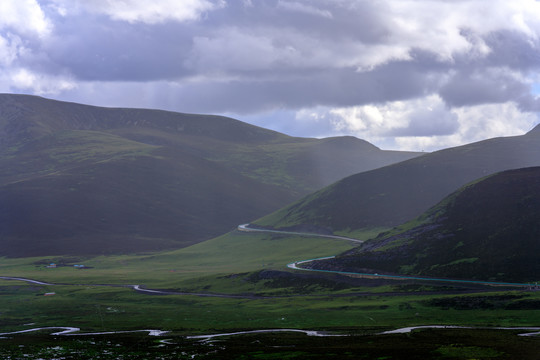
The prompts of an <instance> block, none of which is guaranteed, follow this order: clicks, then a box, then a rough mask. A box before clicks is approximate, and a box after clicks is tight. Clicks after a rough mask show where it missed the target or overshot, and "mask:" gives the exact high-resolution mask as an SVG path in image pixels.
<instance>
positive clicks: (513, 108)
mask: <svg viewBox="0 0 540 360" xmlns="http://www.w3.org/2000/svg"><path fill="white" fill-rule="evenodd" d="M296 121H298V122H306V121H311V123H312V124H314V125H315V126H318V127H321V128H325V127H327V125H328V124H329V125H330V128H329V131H328V132H327V133H326V134H324V135H323V136H332V135H339V134H350V135H354V136H356V137H359V138H361V139H365V140H367V141H370V142H372V143H374V144H375V145H377V146H379V147H381V148H383V149H395V150H417V151H418V150H425V151H433V150H439V149H442V148H446V147H452V146H458V145H462V144H466V143H471V142H475V141H479V140H483V139H488V138H493V137H498V136H511V135H522V134H524V133H525V132H527V131H529V130H530V129H531V128H532V127H534V126H535V125H536V124H538V123H539V122H540V118H539V117H538V115H537V114H535V113H523V112H522V111H521V110H520V109H519V108H518V106H517V105H516V104H515V103H512V102H508V103H502V104H489V105H478V106H470V107H463V108H459V109H449V108H448V107H446V105H445V104H444V102H443V101H442V99H441V98H439V97H438V96H436V95H432V96H428V97H425V98H421V99H415V100H410V101H395V102H389V103H386V104H381V105H365V106H352V107H346V108H322V107H318V108H313V109H303V110H301V111H298V112H297V113H296ZM324 123H325V124H326V125H324Z"/></svg>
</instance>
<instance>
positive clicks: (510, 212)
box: [0, 94, 540, 359]
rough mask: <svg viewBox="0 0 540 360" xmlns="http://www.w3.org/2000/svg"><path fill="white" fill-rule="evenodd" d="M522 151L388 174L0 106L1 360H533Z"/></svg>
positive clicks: (230, 130)
mask: <svg viewBox="0 0 540 360" xmlns="http://www.w3.org/2000/svg"><path fill="white" fill-rule="evenodd" d="M538 129H539V128H538V127H536V128H535V129H533V130H531V131H530V132H529V133H527V134H525V135H522V136H515V137H508V138H496V139H489V140H485V141H481V142H478V143H473V144H468V145H463V146H460V147H456V148H451V149H446V150H441V151H437V152H434V153H414V152H396V151H384V150H381V149H378V148H377V147H375V146H373V145H371V144H369V143H367V142H365V141H363V140H360V139H356V138H353V137H336V138H324V139H310V138H295V137H290V136H287V135H284V134H280V133H277V132H273V131H269V130H266V129H262V128H258V127H254V126H252V125H248V124H245V123H242V122H240V121H238V120H234V119H231V118H226V117H216V116H206V115H191V114H179V113H170V112H163V111H157V110H142V109H108V108H99V107H91V106H86V105H80V104H73V103H63V102H56V101H52V100H48V99H44V98H39V97H30V96H22V95H21V96H15V95H8V94H4V95H0V133H1V134H2V137H1V138H0V140H1V141H0V166H1V167H2V169H4V171H3V172H2V174H1V175H0V245H1V246H0V333H1V334H0V355H2V356H3V357H4V358H9V357H11V358H14V359H17V358H21V357H24V358H29V359H40V358H47V357H50V358H55V357H56V358H62V357H63V358H66V359H70V358H77V356H83V355H84V356H86V357H87V358H100V359H118V358H123V357H124V358H130V359H137V358H141V359H143V358H148V357H152V356H156V357H157V356H159V357H160V358H163V359H168V358H201V359H205V358H216V357H213V356H217V358H242V356H244V358H261V359H272V358H279V359H284V358H306V357H309V358H317V356H318V357H319V358H324V359H331V358H339V359H344V358H359V354H364V355H365V358H381V357H382V358H386V359H402V358H403V353H402V352H403V351H404V350H403V349H407V351H409V353H408V356H409V357H408V358H411V359H416V358H422V359H430V358H433V359H447V358H449V359H452V358H463V357H466V358H500V359H511V358H515V356H517V354H519V356H520V358H523V359H534V358H535V356H536V355H537V349H538V347H539V346H540V336H538V334H537V332H536V330H538V327H539V324H540V292H539V291H536V290H537V285H536V284H537V282H538V281H539V280H540V269H539V268H538V261H537V257H538V255H537V254H538V250H539V248H538V246H539V245H538V244H539V243H538V236H539V235H540V233H539V232H538V231H539V227H538V214H540V209H539V208H538V204H540V187H539V185H540V168H539V166H540V141H539V139H540V138H539V135H540V132H539V130H538ZM238 224H243V225H238ZM62 329H63V330H62ZM75 329H78V330H77V331H76V332H75ZM145 329H146V330H145ZM147 329H154V330H147ZM407 329H408V330H410V332H407V331H406V330H407ZM525 329H529V330H531V331H530V332H525V331H524V330H525ZM64 330H65V331H70V332H71V333H66V332H64V333H62V332H63V331H64ZM526 333H527V334H530V336H521V335H523V334H526ZM150 335H156V336H150ZM218 335H221V336H218ZM117 348H121V349H117ZM44 349H48V350H47V351H45V350H44ZM81 354H83V355H81ZM216 354H217V355H216ZM83 358H84V357H83Z"/></svg>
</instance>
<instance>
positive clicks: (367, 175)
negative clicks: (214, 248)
mask: <svg viewBox="0 0 540 360" xmlns="http://www.w3.org/2000/svg"><path fill="white" fill-rule="evenodd" d="M539 165H540V126H537V127H536V128H535V129H533V130H532V131H530V132H529V133H527V134H526V135H523V136H514V137H506V138H494V139H490V140H485V141H480V142H477V143H473V144H468V145H464V146H459V147H455V148H451V149H446V150H441V151H437V152H434V153H431V154H426V155H424V156H420V157H417V158H414V159H411V160H408V161H404V162H401V163H397V164H393V165H390V166H386V167H383V168H380V169H376V170H372V171H367V172H363V173H360V174H356V175H352V176H349V177H347V178H345V179H343V180H341V181H339V182H337V183H335V184H333V185H331V186H329V187H326V188H324V189H322V190H320V191H318V192H316V193H314V194H311V195H309V196H307V197H305V198H303V199H302V200H300V201H298V202H296V203H293V204H291V205H289V206H287V207H285V208H283V209H281V210H279V211H278V212H275V213H273V214H270V215H268V216H266V217H264V218H262V219H260V220H257V221H256V222H255V223H256V224H258V225H262V226H267V227H273V228H281V229H286V228H292V229H302V228H306V229H321V231H328V232H334V233H336V232H339V233H343V234H347V233H354V232H355V231H356V230H358V229H364V228H378V227H391V226H397V225H399V224H402V223H404V222H406V221H409V220H411V219H413V218H415V217H416V216H419V215H420V214H422V213H423V212H424V211H426V210H427V209H429V208H430V207H431V206H434V205H435V204H436V203H438V202H439V201H441V200H442V199H443V198H444V197H445V196H447V195H449V194H450V193H452V192H454V191H456V190H457V189H458V188H459V187H461V186H463V185H465V184H466V183H468V182H470V181H473V180H476V179H478V178H480V177H483V176H487V175H490V174H493V173H496V172H500V171H504V170H509V169H516V168H523V167H530V166H539Z"/></svg>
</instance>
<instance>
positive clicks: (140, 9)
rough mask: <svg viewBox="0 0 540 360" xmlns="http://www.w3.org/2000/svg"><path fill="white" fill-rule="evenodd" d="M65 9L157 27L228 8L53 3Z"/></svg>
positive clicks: (141, 1) (215, 4)
mask: <svg viewBox="0 0 540 360" xmlns="http://www.w3.org/2000/svg"><path fill="white" fill-rule="evenodd" d="M54 1H55V2H56V3H57V4H59V5H61V6H62V8H63V9H70V10H71V11H72V12H73V11H75V12H76V11H81V10H85V11H89V12H94V13H100V14H105V15H107V16H109V17H110V18H112V19H114V20H121V21H127V22H130V23H139V22H140V23H147V24H158V23H164V22H167V21H189V20H197V19H199V18H200V17H201V16H202V15H203V14H204V13H206V12H208V11H212V10H216V9H219V8H222V7H224V6H225V1H224V0H213V1H212V0H182V1H178V0H153V1H148V0H122V1H111V0H54Z"/></svg>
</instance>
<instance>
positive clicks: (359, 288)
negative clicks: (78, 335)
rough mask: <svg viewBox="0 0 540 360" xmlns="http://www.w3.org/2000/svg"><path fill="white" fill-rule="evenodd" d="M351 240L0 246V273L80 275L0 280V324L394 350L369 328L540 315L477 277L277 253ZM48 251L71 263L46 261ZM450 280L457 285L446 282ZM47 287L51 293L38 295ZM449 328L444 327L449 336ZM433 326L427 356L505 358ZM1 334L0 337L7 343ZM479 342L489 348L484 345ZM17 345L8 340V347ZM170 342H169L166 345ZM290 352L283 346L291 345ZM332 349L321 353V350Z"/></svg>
mask: <svg viewBox="0 0 540 360" xmlns="http://www.w3.org/2000/svg"><path fill="white" fill-rule="evenodd" d="M351 247H352V245H351V243H349V242H347V241H341V240H328V239H322V238H307V237H288V236H282V235H268V234H253V233H241V232H232V233H229V234H227V235H224V236H222V237H219V238H216V239H213V240H210V241H207V242H204V243H200V244H198V245H195V246H191V247H189V248H185V249H181V250H177V251H172V252H164V253H156V254H138V255H129V256H128V255H126V256H110V257H96V258H87V259H82V258H68V257H64V258H53V257H40V258H22V259H5V258H4V259H2V260H1V261H0V276H19V277H27V278H31V279H38V280H41V281H46V282H52V283H65V284H87V285H80V286H74V285H54V286H46V285H36V284H28V283H24V282H20V281H11V280H10V281H8V280H0V323H1V326H0V332H9V331H17V330H23V329H28V328H35V327H47V326H73V327H78V328H81V330H82V331H115V330H140V329H159V330H168V331H171V333H170V334H168V336H169V335H170V336H171V337H173V339H175V342H176V343H178V342H182V341H185V340H182V339H184V338H183V337H182V336H184V335H194V334H208V333H216V332H221V331H236V330H246V329H247V330H252V329H272V328H291V329H318V330H326V331H331V332H337V333H341V334H356V335H355V336H358V335H362V336H368V337H369V338H370V340H369V341H368V342H362V344H363V345H362V346H363V348H364V349H371V350H369V351H368V350H366V351H367V353H370V354H374V353H375V352H374V351H375V348H374V347H372V344H380V342H381V341H383V340H384V341H385V342H386V341H388V339H390V338H392V339H401V340H399V341H397V340H392V341H391V342H392V344H394V345H392V346H390V347H388V346H386V347H387V348H388V349H394V350H392V351H390V350H389V352H387V355H384V354H383V355H384V356H390V357H386V358H388V359H391V358H398V357H395V356H396V354H397V352H396V351H397V350H396V348H395V346H397V344H401V345H402V346H404V343H405V340H404V339H407V336H406V335H399V336H398V335H396V336H391V337H382V338H383V339H382V340H380V339H379V337H374V336H373V335H374V334H376V333H378V332H381V331H383V330H388V329H394V328H399V327H404V326H416V325H432V324H437V325H466V326H482V327H495V326H505V327H516V326H538V325H539V324H540V306H539V305H540V293H539V292H523V291H506V290H504V291H503V290H498V289H492V290H491V292H480V293H476V292H474V291H477V290H479V289H470V290H471V291H472V292H473V293H470V294H467V291H466V289H456V288H449V287H448V286H442V285H440V284H412V283H406V282H392V281H377V280H362V281H357V282H355V281H356V280H354V281H353V280H351V281H349V282H348V280H346V279H345V278H344V277H337V276H333V275H331V274H330V275H327V274H322V275H319V274H310V273H304V272H300V271H292V270H288V269H287V268H286V264H287V263H290V262H292V261H296V260H302V259H306V258H315V257H320V256H328V255H333V254H337V253H339V252H341V251H344V250H347V249H350V248H351ZM49 262H56V263H57V264H62V263H64V264H65V265H70V266H60V267H57V268H46V266H45V265H46V264H48V263H49ZM73 264H84V265H85V266H87V267H88V269H84V270H77V269H75V268H74V267H73V266H72V265H73ZM92 284H93V285H92ZM96 284H142V285H144V286H146V287H148V288H155V289H174V290H177V291H189V292H205V293H221V294H236V295H238V294H240V295H244V296H245V298H218V297H200V296H194V295H148V294H141V293H137V292H135V291H133V290H132V289H130V288H123V287H110V286H96ZM458 290H461V291H460V292H459V294H456V293H455V292H456V291H458ZM50 292H54V293H55V295H53V296H44V294H45V293H50ZM253 296H259V297H253ZM478 331H480V330H478ZM458 333H459V332H454V333H452V334H453V335H452V336H457V335H456V334H458ZM369 334H371V335H369ZM141 336H142V335H139V336H138V337H136V338H137V339H139V338H140V337H141ZM179 336H180V337H179ZM415 336H416V338H415V339H418V341H420V342H424V341H427V340H426V339H427V338H426V336H425V335H422V336H419V335H415ZM438 336H439V338H440V339H442V340H440V341H441V344H440V346H438V347H435V345H434V344H430V345H429V346H430V350H429V354H432V355H433V356H435V355H436V356H438V357H433V358H439V357H440V358H443V359H444V358H460V357H461V355H462V354H469V353H470V354H472V355H471V357H470V358H473V356H476V358H504V357H498V356H499V355H501V354H503V355H504V354H506V353H505V352H504V351H503V350H501V349H499V350H497V348H496V347H489V348H487V350H486V348H485V346H484V345H480V346H477V345H474V344H473V343H471V342H470V341H472V340H471V339H472V338H470V337H469V338H468V340H467V341H465V340H463V341H462V342H461V343H462V344H463V346H461V345H460V346H461V347H456V346H457V345H455V343H452V342H450V343H447V341H446V340H448V339H447V336H446V335H438ZM496 336H498V337H500V336H503V337H505V339H507V340H506V341H507V346H506V347H505V349H507V351H510V350H508V349H511V348H512V349H513V348H514V347H517V345H516V344H521V345H520V346H524V349H528V348H527V347H531V346H532V347H535V346H538V343H539V342H538V339H535V340H530V339H529V340H526V339H521V338H518V337H517V336H516V333H515V332H512V331H505V332H504V334H500V335H499V333H497V335H496ZM428 337H429V336H428ZM248 338H249V339H251V340H250V341H254V342H255V341H267V342H269V343H268V344H271V343H273V342H277V343H280V344H281V345H279V346H288V345H287V344H289V343H291V342H294V341H296V342H297V343H296V344H297V345H298V354H296V355H297V356H298V357H290V358H302V356H307V355H306V354H311V353H310V351H311V350H309V349H311V348H312V345H308V344H318V343H317V342H315V343H314V341H315V340H313V338H309V337H306V336H305V335H301V334H299V335H298V334H297V335H290V334H289V335H286V334H282V335H275V336H274V335H259V336H251V335H250V336H248ZM409 338H410V337H409ZM14 339H19V340H18V341H19V343H20V344H24V343H28V346H29V347H31V344H32V343H33V342H34V341H38V342H39V341H42V342H47V341H50V340H46V339H49V338H43V337H42V336H41V335H39V334H33V335H32V334H28V335H19V336H16V337H15V338H14ZM32 339H33V340H32ZM39 339H41V340H39ZM122 339H123V340H122ZM122 339H120V340H118V341H120V342H127V343H129V342H130V341H134V340H133V339H134V338H133V337H128V338H122ZM145 339H146V337H145ZM261 339H262V340H261ZM330 339H332V338H328V339H326V340H324V342H325V343H327V344H328V346H330V347H331V346H334V347H335V353H336V354H341V355H340V356H341V357H344V358H347V356H349V355H350V358H357V357H354V356H353V354H356V351H359V349H361V348H362V346H360V345H359V344H358V343H353V342H352V341H349V340H346V341H345V340H343V339H340V340H339V341H338V340H334V342H332V341H331V340H330ZM335 339H338V338H335ZM362 339H364V340H365V339H366V338H362ZM444 339H446V340H444ZM10 341H11V340H10ZM10 341H8V342H4V343H3V344H5V345H6V346H7V344H9V343H10ZM56 341H57V342H56V343H55V344H57V346H59V345H58V344H61V346H64V347H65V348H66V349H72V348H76V347H77V346H78V345H77V344H78V343H77V342H75V340H68V339H66V338H62V339H60V338H56ZM93 341H94V342H96V341H97V342H99V341H101V340H99V339H98V340H93ZM137 341H139V340H137ZM362 341H363V340H362ZM395 341H397V342H395ZM415 341H416V340H415ZM143 342H144V343H148V344H147V345H148V346H149V347H148V348H147V349H146V350H148V349H149V348H150V347H153V346H157V345H156V343H155V342H153V340H144V341H143ZM220 342H221V343H223V346H224V348H225V347H228V348H230V349H236V350H234V351H233V353H236V354H240V352H241V350H240V348H238V346H239V343H237V342H236V340H231V339H224V340H220ZM461 343H459V344H461ZM190 344H191V345H185V346H187V347H188V348H190V346H194V349H197V350H193V351H198V354H202V353H203V351H202V350H201V348H200V346H202V345H200V344H199V345H197V344H195V343H193V342H192V343H190ZM250 344H252V345H249V346H247V348H244V350H245V353H246V354H247V353H251V352H252V355H253V356H251V357H246V358H261V359H265V358H267V359H273V358H286V357H279V354H281V355H282V356H283V352H278V351H273V350H272V351H270V350H269V349H268V348H266V346H267V343H265V344H264V347H265V348H264V349H263V350H260V349H259V348H258V347H257V346H255V345H253V344H254V343H250ZM330 344H334V345H330ZM453 344H454V345H453ZM523 344H524V345H523ZM2 346H3V345H2ZM250 346H251V347H250ZM261 346H262V345H261ZM474 346H476V347H474ZM3 348H4V349H7V347H3ZM87 348H88V347H87ZM172 348H174V347H171V348H170V349H169V350H171V349H172ZM344 349H349V352H350V354H349V355H347V356H345V355H346V354H345V353H346V351H345V350H344ZM421 349H422V348H419V349H418V351H419V353H418V354H424V356H425V354H426V353H423V352H422V351H423V350H421ZM489 349H495V350H493V351H492V352H490V351H491V350H489ZM146 350H145V351H146ZM424 350H425V349H424ZM6 351H7V350H6ZM16 351H18V350H17V349H16V348H15V347H14V348H13V352H12V353H10V354H15V352H16ZM66 351H67V350H66ZM73 351H75V350H73ZM152 351H153V350H152ZM156 351H157V350H156ZM257 351H263V352H262V353H257ZM527 351H528V350H527ZM173 352H174V351H172V350H171V351H170V352H169V354H172V353H173ZM0 353H1V352H0ZM264 354H274V355H264ZM289 354H290V355H291V356H293V355H294V354H295V353H294V352H291V353H289ZM302 354H303V355H302ZM392 354H393V355H392ZM460 354H461V355H460ZM263 355H264V356H263ZM296 355H294V356H296ZM312 355H313V354H312ZM327 355H328V353H327ZM383 355H381V356H383ZM492 355H493V356H492ZM111 356H112V355H111ZM134 356H135V355H134ZM137 356H138V355H137ZM238 356H240V355H238ZM272 356H275V357H272ZM310 356H311V355H310ZM313 356H314V355H313ZM419 356H420V355H419ZM467 356H468V355H467ZM501 356H502V355H501ZM331 357H332V356H330V355H328V357H327V358H331ZM102 358H107V357H102ZM110 358H114V357H110ZM133 358H136V357H133ZM141 358H144V357H141ZM164 358H167V357H164ZM178 358H181V357H178ZM200 358H204V357H200ZM223 358H226V357H223ZM233 358H241V357H233ZM367 358H370V357H367ZM371 358H372V357H371ZM428 358H429V357H428ZM523 358H527V357H523Z"/></svg>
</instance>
